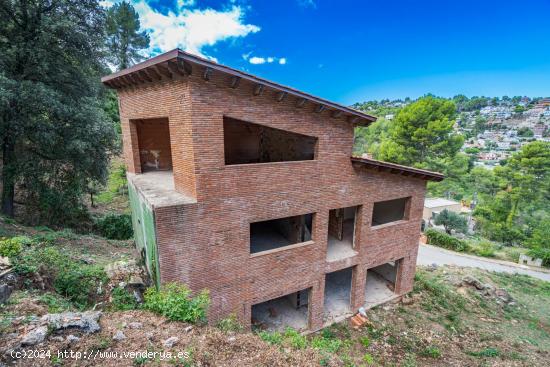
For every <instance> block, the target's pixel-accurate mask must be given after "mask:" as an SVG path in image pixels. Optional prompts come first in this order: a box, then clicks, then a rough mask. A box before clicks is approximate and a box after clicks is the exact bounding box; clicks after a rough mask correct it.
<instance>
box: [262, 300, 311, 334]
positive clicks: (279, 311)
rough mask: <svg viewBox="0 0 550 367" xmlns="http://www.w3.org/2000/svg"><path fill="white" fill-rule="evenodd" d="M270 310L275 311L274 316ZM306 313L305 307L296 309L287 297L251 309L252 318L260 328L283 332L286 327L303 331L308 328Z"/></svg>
mask: <svg viewBox="0 0 550 367" xmlns="http://www.w3.org/2000/svg"><path fill="white" fill-rule="evenodd" d="M270 309H272V310H274V311H275V314H274V315H273V314H272V313H271V312H270ZM307 313H308V310H307V307H305V306H303V307H300V308H298V309H296V307H294V306H293V305H292V304H291V303H290V301H289V300H288V298H287V297H280V298H276V299H272V300H270V301H267V302H263V303H260V304H257V305H254V306H253V307H252V318H253V319H254V320H256V321H257V322H258V323H260V324H261V328H266V329H268V330H271V331H284V330H285V329H286V328H287V327H291V328H293V329H296V330H298V331H304V330H306V329H307V327H308V322H307V321H308V315H307Z"/></svg>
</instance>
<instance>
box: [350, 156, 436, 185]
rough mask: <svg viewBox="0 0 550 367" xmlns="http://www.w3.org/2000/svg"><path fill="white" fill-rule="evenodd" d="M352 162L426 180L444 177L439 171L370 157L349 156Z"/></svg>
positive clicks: (381, 170) (379, 170)
mask: <svg viewBox="0 0 550 367" xmlns="http://www.w3.org/2000/svg"><path fill="white" fill-rule="evenodd" d="M351 161H352V163H353V164H356V165H358V166H361V167H365V168H368V169H374V170H376V171H378V172H388V173H393V174H399V175H402V176H407V177H414V178H419V179H422V180H426V181H434V182H439V181H442V180H443V179H444V178H445V175H443V174H442V173H439V172H433V171H428V170H425V169H419V168H414V167H408V166H403V165H400V164H395V163H390V162H383V161H379V160H376V159H370V158H359V157H351Z"/></svg>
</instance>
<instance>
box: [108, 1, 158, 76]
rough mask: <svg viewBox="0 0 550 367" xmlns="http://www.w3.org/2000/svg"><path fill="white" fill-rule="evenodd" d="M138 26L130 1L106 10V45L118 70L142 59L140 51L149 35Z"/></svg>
mask: <svg viewBox="0 0 550 367" xmlns="http://www.w3.org/2000/svg"><path fill="white" fill-rule="evenodd" d="M139 28H140V22H139V15H138V13H137V12H136V10H135V9H134V7H133V6H132V5H131V4H130V2H127V1H122V2H120V3H117V4H114V5H113V6H111V7H110V8H109V9H108V10H107V20H106V33H107V47H108V48H109V51H110V54H111V62H112V63H113V64H114V65H116V66H117V67H118V69H119V70H121V69H126V68H127V67H129V66H131V65H133V64H135V63H136V62H138V61H141V60H143V59H144V56H143V54H141V53H140V51H141V50H143V49H145V48H147V47H149V35H147V32H146V31H142V32H140V31H139Z"/></svg>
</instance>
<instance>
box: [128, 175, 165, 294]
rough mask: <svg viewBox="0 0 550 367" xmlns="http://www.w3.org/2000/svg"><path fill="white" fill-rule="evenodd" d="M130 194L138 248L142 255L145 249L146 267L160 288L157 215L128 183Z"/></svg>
mask: <svg viewBox="0 0 550 367" xmlns="http://www.w3.org/2000/svg"><path fill="white" fill-rule="evenodd" d="M128 193H129V197H130V208H131V210H132V226H133V227H134V239H135V241H136V246H137V249H138V251H139V252H140V253H141V252H142V250H143V249H145V259H144V260H145V265H146V266H147V270H148V271H149V275H150V276H151V279H152V280H153V283H154V284H155V285H156V286H157V288H158V287H160V270H159V261H158V252H157V237H156V233H155V215H154V213H153V210H152V209H151V207H149V206H148V205H147V203H146V202H145V201H144V199H143V198H142V197H141V196H140V195H139V194H138V193H137V192H136V189H135V187H134V186H133V185H132V184H131V183H130V182H128Z"/></svg>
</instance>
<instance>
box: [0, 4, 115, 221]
mask: <svg viewBox="0 0 550 367" xmlns="http://www.w3.org/2000/svg"><path fill="white" fill-rule="evenodd" d="M104 17H105V15H104V10H103V9H102V8H101V7H100V6H99V4H98V2H97V1H96V0H80V1H72V0H51V1H28V0H27V1H25V0H21V1H15V0H4V1H2V2H0V35H1V36H0V144H1V146H2V153H3V154H2V164H3V169H2V185H3V191H2V212H3V213H4V214H7V215H8V216H13V214H14V199H15V198H16V197H17V199H18V200H21V201H22V203H24V204H25V208H26V209H28V212H29V213H32V214H33V215H34V218H33V219H34V220H35V221H41V222H50V223H52V222H62V221H65V220H71V221H73V223H74V222H78V220H79V219H80V218H79V216H81V215H82V214H84V213H86V210H85V207H84V205H83V203H82V196H83V193H84V192H85V191H86V188H87V187H88V185H89V184H90V183H91V182H93V181H100V182H101V181H103V180H104V179H105V178H106V174H107V163H108V159H109V155H110V154H111V152H112V151H113V150H114V148H115V134H114V129H113V125H112V122H111V121H110V120H109V118H108V117H107V116H106V115H105V113H104V111H103V109H102V100H101V98H102V96H101V94H102V93H103V91H104V89H103V87H102V86H101V85H100V83H99V77H100V73H102V72H103V71H102V70H104V68H103V65H102V63H101V56H102V55H103V50H104V45H105V39H104Z"/></svg>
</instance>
